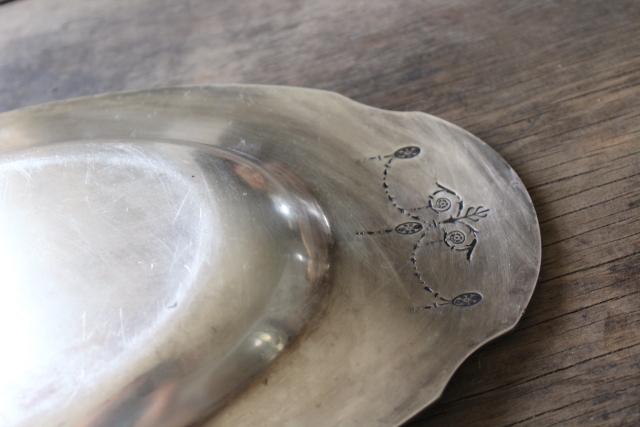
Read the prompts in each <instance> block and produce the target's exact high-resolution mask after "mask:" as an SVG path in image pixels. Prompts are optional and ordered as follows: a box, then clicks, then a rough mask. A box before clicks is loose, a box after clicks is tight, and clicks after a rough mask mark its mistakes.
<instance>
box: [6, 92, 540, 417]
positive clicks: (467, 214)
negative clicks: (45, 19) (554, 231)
mask: <svg viewBox="0 0 640 427" xmlns="http://www.w3.org/2000/svg"><path fill="white" fill-rule="evenodd" d="M0 231H1V235H2V239H0V264H1V265H2V268H1V270H0V275H1V277H0V280H1V281H2V289H3V293H4V300H5V306H6V307H5V309H3V310H2V316H3V318H2V319H1V320H2V321H1V322H0V325H2V326H0V328H1V332H0V333H1V336H2V339H3V341H4V342H5V344H6V346H5V349H4V350H3V363H2V365H0V366H1V367H0V371H1V372H0V389H2V390H3V394H2V397H0V413H1V414H2V419H3V425H9V426H27V425H28V426H33V425H49V426H91V427H98V426H105V427H106V426H115V425H122V426H137V427H141V426H156V427H157V426H185V425H190V424H191V423H194V422H204V421H203V420H205V419H208V421H206V425H209V426H218V425H230V426H240V425H247V426H255V425H261V426H283V425H290V426H300V425H305V426H324V425H366V426H389V425H398V424H399V423H401V422H403V421H405V420H406V419H408V418H409V417H410V416H412V415H413V414H415V413H416V412H417V411H419V410H420V409H422V408H423V407H424V406H425V405H427V404H430V403H431V402H433V401H434V400H435V399H436V398H437V397H438V396H439V395H440V393H441V392H442V390H443V388H444V386H445V384H446V383H447V381H448V380H449V378H450V377H451V375H452V374H453V372H454V371H455V370H456V368H457V367H458V366H459V365H460V364H461V363H462V361H463V360H464V359H465V358H466V357H467V356H469V354H471V353H472V352H473V351H474V350H476V349H477V348H478V347H479V346H481V345H483V344H484V343H486V342H487V341H489V340H491V339H493V338H495V337H496V336H498V335H500V334H503V333H504V332H506V331H508V330H509V329H511V328H512V327H513V326H514V325H515V324H516V322H517V321H518V319H519V318H520V316H521V315H522V313H523V311H524V309H525V306H526V305H527V303H528V301H529V299H530V297H531V294H532V292H533V289H534V286H535V283H536V280H537V276H538V270H539V265H540V236H539V228H538V223H537V220H536V215H535V212H534V209H533V207H532V204H531V201H530V199H529V196H528V194H527V192H526V190H525V188H524V186H523V184H522V183H521V181H520V180H519V178H518V177H517V176H516V174H515V173H514V171H513V170H512V169H511V168H510V167H509V166H508V165H507V164H506V163H505V162H504V160H502V159H501V158H500V157H499V156H498V155H497V154H496V153H495V152H494V151H493V150H491V149H490V148H489V147H488V146H487V145H485V144H484V143H482V142H481V141H479V140H478V139H477V138H475V137H474V136H472V135H470V134H469V133H467V132H465V131H464V130H462V129H460V128H458V127H456V126H454V125H451V124H450V123H447V122H445V121H443V120H440V119H438V118H435V117H433V116H429V115H427V114H423V113H416V112H411V113H397V112H389V111H383V110H379V109H375V108H370V107H367V106H364V105H361V104H358V103H356V102H353V101H351V100H348V99H347V98H344V97H342V96H340V95H337V94H334V93H330V92H324V91H317V90H309V89H300V88H285V87H269V86H220V87H198V88H195V87H193V88H172V89H161V90H149V91H144V92H136V93H124V94H110V95H103V96H98V97H91V98H82V99H74V100H68V101H63V102H56V103H51V104H46V105H42V106H36V107H32V108H27V109H24V110H19V111H14V112H9V113H3V114H0Z"/></svg>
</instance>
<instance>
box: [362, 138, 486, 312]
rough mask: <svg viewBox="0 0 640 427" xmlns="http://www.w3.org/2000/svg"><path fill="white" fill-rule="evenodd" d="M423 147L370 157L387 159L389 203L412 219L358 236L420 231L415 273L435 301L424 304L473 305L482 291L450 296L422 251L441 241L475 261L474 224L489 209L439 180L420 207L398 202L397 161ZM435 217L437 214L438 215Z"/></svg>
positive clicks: (412, 257) (415, 249)
mask: <svg viewBox="0 0 640 427" xmlns="http://www.w3.org/2000/svg"><path fill="white" fill-rule="evenodd" d="M421 153H422V150H421V149H420V147H417V146H406V147H401V148H399V149H397V150H396V151H394V152H393V153H392V154H387V155H377V156H372V157H369V158H368V160H376V161H382V160H385V163H384V168H383V172H382V188H383V191H384V195H385V198H386V200H387V201H388V202H389V204H390V205H391V206H392V207H393V208H395V209H396V210H397V211H398V212H399V213H400V214H401V215H403V216H405V217H409V218H410V219H411V221H406V222H402V223H400V224H398V225H396V226H392V227H386V228H383V229H381V230H365V231H358V232H356V235H358V236H372V235H393V234H396V235H403V236H414V235H417V240H416V241H415V242H414V245H413V249H412V251H411V253H410V254H409V261H410V263H411V266H412V269H413V273H414V277H415V279H416V280H417V281H418V283H419V284H420V285H421V286H422V288H423V289H424V290H425V291H426V292H427V293H429V294H431V295H432V296H433V298H434V302H433V303H432V304H430V305H427V306H424V307H423V308H424V309H432V308H438V307H441V306H446V305H450V306H455V307H471V306H474V305H476V304H478V303H479V302H480V301H481V300H482V294H480V293H479V292H465V293H462V294H460V295H458V296H455V297H453V298H447V297H445V296H443V295H441V294H440V292H438V291H437V290H436V289H434V288H433V287H432V285H431V283H429V282H428V281H427V280H426V279H425V276H424V274H423V272H422V271H421V269H420V267H419V264H418V253H419V252H420V251H421V250H422V249H423V248H426V247H428V246H432V245H433V244H435V243H438V242H439V243H441V244H442V246H443V247H446V248H448V249H449V250H451V251H453V252H461V253H463V254H465V257H466V259H467V261H468V262H471V260H472V255H473V252H474V250H475V248H476V246H477V244H478V234H479V231H478V229H476V228H475V226H474V225H472V224H476V223H478V222H479V221H480V220H481V219H483V218H486V217H487V215H488V214H489V209H488V208H486V207H484V206H482V205H479V206H469V207H466V208H465V202H464V200H463V198H462V197H461V196H460V195H459V194H458V193H456V192H455V191H453V190H452V189H450V188H447V187H445V186H444V185H442V184H440V183H438V182H436V184H435V187H436V188H435V189H434V190H433V191H432V192H431V193H429V194H428V196H427V197H426V204H425V205H423V206H419V207H416V208H405V207H404V206H402V205H401V204H400V203H399V202H398V198H397V196H396V195H395V193H394V192H393V191H392V189H391V187H392V186H391V183H390V181H391V179H390V176H391V170H392V165H394V164H395V163H394V162H395V161H407V160H410V159H413V158H415V157H417V156H418V155H420V154H421ZM425 210H428V211H429V212H431V214H430V215H429V217H428V218H426V217H425V216H424V215H422V214H421V213H422V212H423V211H425ZM434 217H435V218H434ZM429 230H436V231H437V232H438V233H439V235H440V240H439V241H438V240H435V241H427V240H428V239H427V231H429Z"/></svg>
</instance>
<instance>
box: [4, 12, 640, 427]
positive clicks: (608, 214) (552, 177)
mask: <svg viewBox="0 0 640 427" xmlns="http://www.w3.org/2000/svg"><path fill="white" fill-rule="evenodd" d="M0 53H1V54H0V110H9V109H13V108H17V107H22V106H26V105H30V104H34V103H39V102H43V101H49V100H54V99H63V98H68V97H72V96H78V95H89V94H94V93H99V92H104V91H114V90H124V89H141V88H148V87H154V86H168V85H177V84H208V83H225V82H251V83H272V84H286V85H298V86H309V87H316V88H324V89H330V90H334V91H338V92H340V93H342V94H344V95H347V96H349V97H351V98H354V99H356V100H358V101H361V102H363V103H366V104H370V105H373V106H377V107H381V108H386V109H395V110H420V111H426V112H429V113H432V114H435V115H438V116H440V117H442V118H444V119H447V120H449V121H452V122H454V123H457V124H459V125H461V126H463V127H464V128H466V129H467V130H469V131H471V132H472V133H474V134H476V135H478V136H479V137H481V138H482V139H484V140H485V141H486V142H488V143H489V144H490V145H491V146H493V147H494V148H495V149H496V150H497V151H498V152H500V153H501V154H502V155H503V156H504V157H505V158H506V159H507V161H508V162H509V163H511V165H513V167H514V168H515V169H516V171H517V172H518V173H519V174H520V176H521V177H522V179H523V181H524V182H525V184H526V185H527V187H528V189H529V191H530V192H531V195H532V197H533V200H534V203H535V206H536V209H537V212H538V215H539V219H540V223H541V226H542V237H543V266H542V273H541V277H540V281H539V284H538V288H537V290H536V292H535V294H534V296H533V300H532V301H531V304H530V306H529V308H528V309H527V312H526V314H525V316H524V318H523V320H522V322H521V324H520V325H519V326H518V327H517V329H516V330H515V331H514V332H513V333H511V334H509V335H508V336H505V337H504V338H501V339H499V340H498V341H496V342H494V343H492V344H490V345H488V346H486V347H485V348H483V349H482V350H480V351H479V352H478V353H477V354H475V355H474V356H472V357H471V358H470V359H469V360H468V361H467V362H466V363H465V364H464V365H463V366H462V367H461V369H460V370H459V371H458V373H457V374H456V375H455V377H454V378H453V380H452V382H451V383H450V385H449V386H448V387H447V389H446V391H445V392H444V395H443V396H442V398H441V400H440V401H439V402H438V403H437V404H435V405H434V406H433V407H431V408H429V409H427V410H425V411H424V412H423V413H421V414H420V415H418V416H417V417H416V418H415V419H414V421H412V422H411V423H410V425H412V426H446V425H452V426H462V425H465V426H485V425H486V426H513V425H518V426H539V425H545V426H546V425H554V424H558V425H581V426H585V425H593V426H601V425H606V426H620V425H628V426H633V425H640V311H639V307H640V2H638V1H636V0H605V1H589V0H563V1H532V0H518V1H516V0H513V1H498V0H477V1H461V0H429V1H383V0H366V1H364V0H345V1H337V0H330V1H322V0H315V1H308V2H298V1H266V0H246V1H238V0H219V1H206V0H196V1H175V0H129V1H126V2H125V1H114V0H91V1H81V0H72V1H70V0H39V1H38V0H18V1H14V2H10V3H6V4H3V5H2V6H0ZM381 386H384V385H381Z"/></svg>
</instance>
